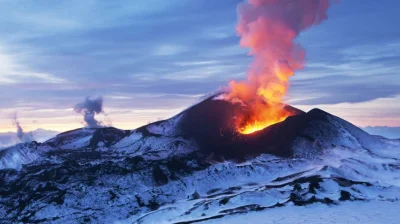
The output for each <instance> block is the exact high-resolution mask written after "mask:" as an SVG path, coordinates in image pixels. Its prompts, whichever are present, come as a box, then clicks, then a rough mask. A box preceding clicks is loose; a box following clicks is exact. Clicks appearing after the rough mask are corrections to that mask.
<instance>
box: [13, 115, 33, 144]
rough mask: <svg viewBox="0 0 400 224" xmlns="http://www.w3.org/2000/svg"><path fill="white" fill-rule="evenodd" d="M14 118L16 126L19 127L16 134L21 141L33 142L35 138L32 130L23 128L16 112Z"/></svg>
mask: <svg viewBox="0 0 400 224" xmlns="http://www.w3.org/2000/svg"><path fill="white" fill-rule="evenodd" d="M12 119H13V124H14V126H15V127H16V128H17V132H16V135H17V138H18V140H19V142H32V141H34V140H35V139H34V137H33V134H32V132H27V133H25V132H24V129H23V128H22V126H21V124H20V122H19V120H18V116H17V114H16V113H15V114H14V116H13V117H12Z"/></svg>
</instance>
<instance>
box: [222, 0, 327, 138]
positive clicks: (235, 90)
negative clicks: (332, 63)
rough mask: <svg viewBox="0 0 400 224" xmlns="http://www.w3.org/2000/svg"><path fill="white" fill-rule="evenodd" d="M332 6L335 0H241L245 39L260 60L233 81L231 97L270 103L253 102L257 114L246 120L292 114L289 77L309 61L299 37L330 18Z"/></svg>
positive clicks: (260, 121) (240, 28) (262, 123)
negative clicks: (287, 99)
mask: <svg viewBox="0 0 400 224" xmlns="http://www.w3.org/2000/svg"><path fill="white" fill-rule="evenodd" d="M329 6H330V0H248V1H247V2H244V3H242V4H240V5H239V6H238V15H239V21H238V24H237V28H236V29H237V33H238V35H239V36H240V37H241V39H240V45H241V46H242V47H246V48H249V49H250V52H249V54H250V55H252V56H253V57H254V60H253V62H252V64H251V65H250V68H249V70H248V72H247V80H245V81H239V82H237V81H231V82H230V83H229V87H228V94H227V95H226V99H227V100H230V101H234V100H240V101H241V102H243V103H249V102H255V101H260V100H262V101H264V102H267V103H268V105H266V104H265V103H264V104H258V103H252V104H249V107H252V108H250V109H251V111H252V114H251V115H250V116H248V117H249V118H248V120H247V121H241V122H240V123H241V126H243V123H245V124H244V126H247V125H250V126H254V125H255V124H257V125H258V126H259V127H258V128H255V129H254V130H260V129H262V128H264V127H266V126H268V125H270V124H273V123H276V122H279V121H281V120H283V119H285V118H286V117H287V116H289V115H290V114H284V113H283V109H282V106H281V105H282V104H281V102H282V101H283V98H284V96H285V95H286V92H287V89H288V86H289V78H290V77H291V76H293V75H294V72H295V71H296V70H299V69H302V68H303V67H304V64H305V50H304V49H303V48H302V46H301V45H300V44H299V43H298V42H297V41H296V38H297V37H298V36H299V35H300V33H301V32H302V31H304V30H306V29H308V28H310V27H312V26H314V25H318V24H320V23H321V22H322V21H324V20H326V19H327V18H328V17H327V10H328V8H329ZM267 110H268V111H267ZM246 119H247V118H246ZM240 128H243V127H240ZM253 128H254V127H253Z"/></svg>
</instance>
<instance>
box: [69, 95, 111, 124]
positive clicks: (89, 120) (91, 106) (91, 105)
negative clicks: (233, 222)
mask: <svg viewBox="0 0 400 224" xmlns="http://www.w3.org/2000/svg"><path fill="white" fill-rule="evenodd" d="M74 111H75V112H77V113H80V114H83V119H84V121H85V123H86V126H87V127H89V128H99V127H103V125H102V123H101V122H100V121H97V120H96V119H95V115H96V114H100V113H103V112H104V111H103V97H101V96H92V97H86V98H85V100H84V101H83V102H82V103H78V104H77V105H75V107H74Z"/></svg>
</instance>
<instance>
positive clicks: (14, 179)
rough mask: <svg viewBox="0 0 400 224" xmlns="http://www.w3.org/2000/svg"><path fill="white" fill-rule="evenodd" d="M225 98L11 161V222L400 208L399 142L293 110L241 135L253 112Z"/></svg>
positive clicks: (77, 136) (88, 132)
mask: <svg viewBox="0 0 400 224" xmlns="http://www.w3.org/2000/svg"><path fill="white" fill-rule="evenodd" d="M218 96H219V95H214V96H211V97H209V98H207V99H205V100H203V101H202V102H200V103H198V104H196V105H194V106H192V107H190V108H188V109H186V110H184V111H182V112H181V113H179V114H177V115H176V116H174V117H172V118H170V119H167V120H163V121H158V122H155V123H151V124H148V125H146V126H143V127H140V128H138V129H135V130H129V131H126V130H119V129H116V128H112V127H109V128H82V129H76V130H72V131H69V132H65V133H61V134H58V135H57V136H56V137H54V138H52V139H50V140H48V141H46V142H44V143H37V142H32V143H23V144H19V145H16V146H14V147H10V148H7V149H4V150H2V151H0V195H1V197H0V222H4V223H15V222H24V223H35V222H36V223H37V222H41V223H79V222H92V223H104V222H108V223H113V222H120V223H158V222H161V221H165V220H168V222H169V223H192V222H199V221H207V220H211V219H223V218H224V217H228V216H231V215H237V214H243V213H251V212H252V211H262V210H266V209H273V208H275V207H281V206H293V205H296V206H303V205H308V204H312V203H322V204H339V203H340V202H342V201H359V200H362V201H374V200H380V201H391V200H395V199H396V198H398V197H399V196H400V195H399V193H398V192H400V185H399V184H398V178H400V177H399V175H398V174H399V171H400V163H399V161H400V154H399V153H398V152H399V148H400V141H398V140H388V139H385V138H382V137H378V136H372V135H369V134H368V133H366V132H364V131H362V130H361V129H359V128H357V127H356V126H354V125H352V124H351V123H349V122H347V121H345V120H343V119H341V118H338V117H336V116H334V115H331V114H329V113H327V112H324V111H322V110H319V109H313V110H311V111H309V112H303V111H301V110H299V109H296V108H294V107H291V106H289V105H282V108H283V109H284V110H286V111H288V112H290V114H292V116H289V117H287V118H286V119H285V120H284V121H282V122H279V123H276V124H273V125H271V126H268V127H266V128H265V129H262V130H260V131H257V132H254V133H251V134H242V133H240V132H238V131H237V129H236V128H235V126H234V125H233V124H234V123H235V119H236V117H235V116H236V115H237V114H238V112H239V113H243V114H246V105H244V104H242V103H239V102H238V103H231V102H228V101H225V100H220V99H219V97H218ZM378 177H379V179H378Z"/></svg>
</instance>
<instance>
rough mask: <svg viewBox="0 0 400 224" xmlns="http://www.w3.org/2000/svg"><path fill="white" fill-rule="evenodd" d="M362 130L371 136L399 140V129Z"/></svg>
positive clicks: (379, 127) (378, 128) (376, 127)
mask: <svg viewBox="0 0 400 224" xmlns="http://www.w3.org/2000/svg"><path fill="white" fill-rule="evenodd" d="M362 129H363V130H364V131H366V132H368V133H370V134H371V135H380V136H383V137H385V138H390V139H400V127H387V126H374V127H372V126H368V127H364V128H362Z"/></svg>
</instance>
